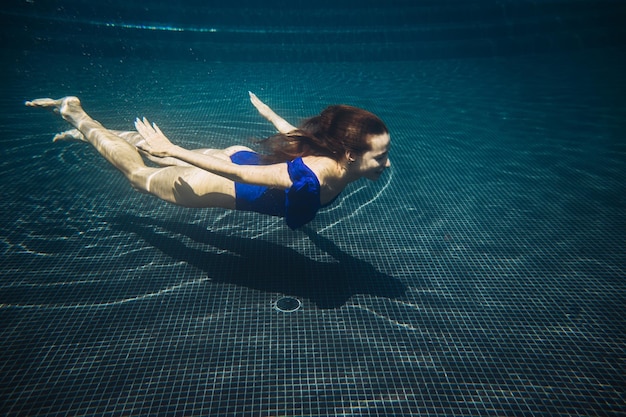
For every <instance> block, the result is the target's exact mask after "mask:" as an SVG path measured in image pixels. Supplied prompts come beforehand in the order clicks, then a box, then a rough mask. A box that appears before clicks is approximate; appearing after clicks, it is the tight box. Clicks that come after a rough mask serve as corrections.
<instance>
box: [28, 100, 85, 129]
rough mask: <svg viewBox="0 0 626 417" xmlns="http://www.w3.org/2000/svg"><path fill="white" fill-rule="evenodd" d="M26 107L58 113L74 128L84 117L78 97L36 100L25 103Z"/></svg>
mask: <svg viewBox="0 0 626 417" xmlns="http://www.w3.org/2000/svg"><path fill="white" fill-rule="evenodd" d="M24 104H26V105H27V106H28V107H40V108H46V109H50V110H52V111H53V112H54V113H58V114H60V115H61V117H63V119H65V120H67V121H68V122H70V123H71V124H72V125H74V126H78V122H80V120H81V118H82V117H84V116H86V113H85V111H84V110H83V108H82V107H81V105H80V100H79V99H78V97H73V96H68V97H63V98H60V99H57V100H54V99H51V98H38V99H36V100H33V101H27V102H26V103H24Z"/></svg>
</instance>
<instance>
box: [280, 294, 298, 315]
mask: <svg viewBox="0 0 626 417" xmlns="http://www.w3.org/2000/svg"><path fill="white" fill-rule="evenodd" d="M300 307H302V302H301V301H300V300H298V299H297V298H294V297H283V298H280V299H279V300H278V301H276V303H275V304H274V308H276V310H278V311H282V312H283V313H293V312H294V311H298V310H300Z"/></svg>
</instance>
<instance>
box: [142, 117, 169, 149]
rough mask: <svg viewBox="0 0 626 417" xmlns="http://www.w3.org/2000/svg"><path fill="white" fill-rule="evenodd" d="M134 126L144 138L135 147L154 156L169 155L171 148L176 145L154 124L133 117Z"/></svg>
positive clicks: (144, 119)
mask: <svg viewBox="0 0 626 417" xmlns="http://www.w3.org/2000/svg"><path fill="white" fill-rule="evenodd" d="M135 128H136V129H137V132H139V134H140V135H141V136H142V137H143V139H144V140H142V141H140V142H138V143H137V148H139V149H141V150H142V151H144V152H147V153H149V154H150V155H154V156H161V157H164V156H171V150H172V149H173V148H174V147H175V146H176V145H174V144H173V143H172V142H170V140H169V139H168V138H167V137H166V136H165V135H164V134H163V132H161V129H159V127H158V126H157V125H156V124H155V123H152V124H150V122H148V119H146V118H145V117H144V118H143V120H139V118H137V119H135Z"/></svg>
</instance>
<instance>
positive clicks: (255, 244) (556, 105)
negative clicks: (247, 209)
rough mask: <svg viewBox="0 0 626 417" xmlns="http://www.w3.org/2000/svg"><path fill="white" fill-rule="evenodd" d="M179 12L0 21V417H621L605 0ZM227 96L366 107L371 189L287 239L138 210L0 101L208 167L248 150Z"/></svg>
mask: <svg viewBox="0 0 626 417" xmlns="http://www.w3.org/2000/svg"><path fill="white" fill-rule="evenodd" d="M189 5H190V4H188V3H186V4H184V5H181V7H179V8H172V7H171V6H170V5H166V4H159V3H151V5H150V6H149V7H148V6H144V5H141V6H140V5H136V4H133V3H119V4H114V5H110V7H108V8H104V7H103V6H101V5H96V4H94V5H90V6H85V5H82V4H80V3H78V2H65V3H64V4H55V5H54V7H52V6H50V5H40V4H38V3H30V2H28V3H20V4H18V5H16V6H11V7H8V6H7V7H4V8H3V11H2V13H3V14H2V16H3V19H4V20H5V21H6V23H7V24H6V25H5V26H4V29H3V32H2V33H3V36H4V39H5V40H10V42H8V41H5V43H4V44H3V49H2V62H4V63H6V64H5V65H4V66H2V68H1V69H0V71H1V73H0V75H1V76H2V79H3V82H4V85H3V87H4V88H3V91H4V92H3V95H2V97H1V99H0V114H1V116H0V128H1V132H2V135H1V139H0V140H1V141H2V149H3V153H2V154H3V158H2V159H1V160H0V167H1V169H0V175H1V180H2V181H1V184H2V186H1V187H2V199H1V200H0V207H1V208H2V217H1V219H0V238H1V239H0V242H1V245H2V246H0V248H1V250H2V258H1V260H0V274H1V276H2V278H1V280H0V336H1V337H0V374H2V375H3V384H2V385H0V412H1V413H2V414H3V415H46V416H50V415H68V414H71V415H81V414H83V415H96V414H97V415H107V414H110V415H119V414H128V415H154V414H164V415H219V416H222V415H224V416H228V415H232V416H240V415H258V416H272V415H302V416H313V415H315V416H330V415H341V416H347V415H359V416H360V415H433V416H434V415H526V414H527V415H550V416H554V415H615V414H620V413H624V412H625V411H626V410H625V408H624V395H625V392H624V386H626V378H625V377H624V375H625V374H626V372H625V371H626V369H624V368H625V366H624V347H625V346H626V344H625V342H626V341H625V338H624V334H625V333H624V330H625V329H626V322H625V320H624V317H625V313H626V311H625V307H624V306H625V305H626V297H625V287H626V285H625V284H624V276H625V275H626V274H625V272H626V259H625V258H626V256H625V253H624V248H625V247H626V245H625V243H626V242H625V238H624V236H625V234H624V231H625V230H626V228H625V225H626V215H625V213H626V211H625V210H624V209H625V208H626V192H625V191H626V190H625V189H624V188H625V187H624V183H625V179H626V178H625V176H626V174H625V173H626V141H625V136H626V126H625V122H624V121H625V120H626V119H625V118H624V115H625V110H626V101H625V99H624V97H625V94H624V93H625V92H626V83H625V82H624V77H623V74H624V73H626V71H625V70H626V62H625V60H624V58H623V54H622V53H621V50H622V48H621V46H622V44H621V43H620V42H621V41H620V40H619V39H618V38H617V37H614V36H611V35H612V34H615V33H618V32H619V31H620V30H622V29H621V26H619V25H617V26H616V25H611V24H610V23H611V22H612V21H613V20H612V19H615V18H616V16H618V13H617V12H619V7H618V6H616V5H615V3H612V2H596V3H594V7H592V6H591V3H590V2H582V1H581V2H568V4H567V5H566V4H564V3H562V2H556V1H555V2H548V3H541V4H534V3H530V2H508V3H506V2H505V3H498V4H495V3H489V2H481V3H471V4H466V3H459V2H446V3H445V4H441V3H435V2H432V3H430V4H425V5H422V7H421V8H420V7H417V6H412V5H411V4H400V3H398V4H392V5H390V6H389V7H388V8H382V9H381V8H375V6H376V5H375V4H373V3H364V4H362V5H361V6H360V7H359V8H357V9H356V10H353V9H349V8H338V7H337V8H331V9H321V8H313V7H309V8H305V13H303V12H301V10H300V9H298V10H296V8H295V7H282V9H281V8H280V7H269V8H260V7H258V6H255V5H253V4H245V3H243V2H242V3H240V4H239V5H240V6H242V7H240V8H235V7H228V8H225V7H221V8H219V7H218V8H211V7H208V6H203V5H197V6H196V7H195V8H191V7H189ZM244 6H245V7H244ZM281 6H285V5H281ZM566 6H567V7H566ZM611 7H615V8H614V9H611ZM348 10H352V11H348ZM381 10H382V11H381ZM611 11H613V13H611ZM418 12H420V13H418ZM481 12H482V14H481ZM505 12H506V13H508V14H506V16H505V15H503V13H505ZM177 13H178V15H177ZM420 16H421V17H420ZM425 16H427V17H425ZM418 17H420V18H418ZM378 18H380V19H378ZM420 19H421V20H420ZM576 19H578V20H576ZM103 22H109V24H108V25H107V24H103ZM203 22H205V23H203ZM255 22H256V23H255ZM282 22H288V24H282ZM340 22H346V23H347V24H346V25H345V27H344V26H342V25H340V24H339V23H340ZM557 22H562V23H561V24H560V26H559V25H558V24H557ZM575 22H579V23H580V24H579V25H575ZM581 22H582V23H581ZM540 23H542V24H543V26H541V28H542V29H541V30H539V31H536V30H535V31H531V32H528V33H527V32H523V30H522V28H523V27H525V26H524V25H531V26H532V27H534V28H535V29H537V28H539V27H540V26H539V24H540ZM176 28H179V29H180V28H183V29H184V30H183V31H182V32H180V31H177V30H175V29H176ZM200 28H213V29H215V31H213V32H211V31H208V30H199V29H200ZM359 28H360V29H359ZM453 28H456V29H455V30H452V29H453ZM576 28H578V29H580V30H577V29H576ZM358 30H360V31H361V32H358ZM504 30H506V31H508V32H506V33H504V32H502V31H504ZM245 33H248V35H245V36H244V34H245ZM403 33H404V35H403ZM214 34H218V36H217V37H214V38H207V36H213V35H214ZM288 34H291V35H289V36H288ZM426 34H429V35H428V36H431V38H429V39H425V38H419V39H418V38H416V36H426ZM344 35H345V36H344ZM436 36H439V37H436ZM445 37H447V39H444V38H445ZM286 39H291V41H289V42H286ZM381 39H382V40H381ZM531 39H532V42H531V41H530V40H531ZM565 39H578V40H579V42H575V43H567V42H562V43H559V42H561V41H564V40H565ZM331 41H332V42H331ZM547 41H550V42H547ZM487 44H489V45H491V46H492V48H491V49H489V50H488V49H487V48H483V46H484V45H487ZM190 45H191V46H190ZM462 45H473V48H469V49H467V48H463V47H462ZM514 45H518V46H519V48H517V49H516V48H515V47H514ZM530 45H534V46H533V47H532V48H535V49H532V48H531V49H528V48H529V47H530ZM538 45H542V47H541V48H539V49H536V47H537V46H538ZM370 46H374V48H373V49H372V50H370V49H369V47H370ZM493 47H495V49H494V48H493ZM124 48H127V49H124ZM129 48H130V49H129ZM246 51H248V52H250V53H251V54H248V55H247V54H244V53H243V52H246ZM295 51H297V52H295ZM320 51H325V53H321V52H320ZM426 51H438V52H437V53H438V54H439V55H437V56H434V55H433V54H430V55H429V54H427V53H426ZM455 51H460V52H458V55H457V56H455ZM365 52H371V57H372V59H371V60H370V59H366V58H367V57H366V56H365V55H364V53H365ZM421 52H423V54H420V53H421ZM159 54H163V55H162V56H160V55H159ZM290 54H291V55H290ZM434 58H445V59H434ZM248 90H251V91H254V92H255V93H257V95H259V97H260V98H261V99H263V100H264V101H266V102H267V103H268V104H270V105H271V106H272V107H273V108H274V109H275V110H276V111H277V112H278V113H279V114H281V115H283V116H284V117H285V118H287V119H288V120H290V121H292V122H294V123H296V122H298V121H299V120H300V119H301V118H304V117H306V116H309V115H311V114H315V113H317V112H318V111H320V110H321V109H322V108H323V107H325V106H326V105H328V104H330V103H347V104H352V105H356V106H360V107H364V108H367V109H369V110H371V111H373V112H375V113H376V114H378V115H380V116H381V117H382V118H383V119H384V120H385V121H386V122H387V124H388V126H389V128H390V130H391V132H392V133H391V136H392V143H393V145H392V146H393V148H392V154H391V160H392V163H393V167H392V169H391V170H390V171H389V172H387V173H386V174H385V176H384V177H383V178H381V179H380V180H379V181H378V182H376V183H368V182H360V183H356V184H354V185H353V186H352V187H351V188H350V189H348V190H347V191H346V192H345V193H344V194H343V195H342V197H341V198H340V199H339V200H338V202H337V203H336V204H335V205H334V206H331V207H329V208H327V209H325V210H324V211H322V212H321V213H320V214H319V215H318V217H317V218H316V219H315V220H314V221H313V222H312V223H311V224H310V225H309V226H308V227H307V228H306V229H303V230H300V231H296V232H294V231H291V230H289V229H288V228H287V227H286V226H285V225H284V222H283V221H282V220H281V219H276V218H272V217H267V216H262V215H257V214H252V213H237V212H228V211H224V210H221V209H205V210H199V209H184V208H180V207H176V206H172V205H167V204H166V203H163V202H161V201H158V200H156V199H154V198H151V197H149V196H146V195H142V194H138V193H136V192H134V191H133V190H132V188H131V187H130V186H129V185H128V183H127V182H126V181H125V180H124V179H123V177H122V176H121V175H120V174H119V173H117V172H116V171H115V170H114V169H113V168H111V167H110V166H109V165H108V164H107V163H106V162H105V161H104V160H103V159H102V158H101V157H99V156H98V155H97V154H96V153H95V152H94V151H93V150H92V149H91V148H90V147H89V146H87V145H86V144H84V143H52V142H51V138H52V136H53V135H54V134H55V133H56V132H58V131H61V130H63V129H66V128H67V124H66V123H65V122H64V121H62V120H61V119H60V118H59V117H58V116H55V115H53V114H51V113H48V112H45V111H42V110H36V109H28V108H26V107H24V106H23V101H24V100H27V99H32V98H35V97H45V96H51V97H60V96H64V95H67V94H73V95H78V96H79V97H80V98H81V100H82V102H83V104H84V107H85V108H86V110H87V111H88V112H89V113H90V114H92V115H93V117H94V118H96V119H97V120H99V121H100V122H102V123H103V124H104V125H105V126H107V127H110V128H113V129H129V128H131V127H132V121H133V119H134V118H135V117H137V116H147V117H149V118H150V119H151V120H154V121H156V122H157V123H158V124H159V125H160V126H161V127H162V129H163V130H164V131H165V132H166V134H167V135H168V136H169V137H171V138H172V139H173V140H175V141H176V142H178V143H180V144H182V145H184V146H186V147H189V148H196V147H225V146H229V145H233V144H241V143H246V141H247V140H248V139H249V138H250V137H261V136H264V135H269V134H271V133H272V129H271V126H268V125H267V123H265V122H264V121H263V120H262V119H261V118H260V117H259V116H258V114H256V112H255V110H254V109H253V108H252V106H251V105H250V104H249V103H248V101H247V91H248ZM284 296H290V297H295V298H297V299H299V300H300V301H301V302H302V306H301V308H300V309H299V310H297V311H295V312H293V313H284V312H281V311H279V310H277V309H276V308H275V307H276V306H275V303H276V301H277V300H279V299H281V298H283V297H284Z"/></svg>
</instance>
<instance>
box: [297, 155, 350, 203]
mask: <svg viewBox="0 0 626 417" xmlns="http://www.w3.org/2000/svg"><path fill="white" fill-rule="evenodd" d="M302 162H304V164H305V165H306V166H307V167H308V168H309V169H310V170H311V171H312V172H313V174H315V176H316V177H317V180H318V182H319V184H320V200H321V202H322V205H324V204H326V203H328V202H329V201H332V200H333V199H334V198H336V197H337V195H339V194H340V193H341V191H343V188H341V187H338V186H337V183H338V179H339V178H340V170H339V167H338V164H337V161H335V160H334V159H332V158H328V157H325V156H304V157H302Z"/></svg>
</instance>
